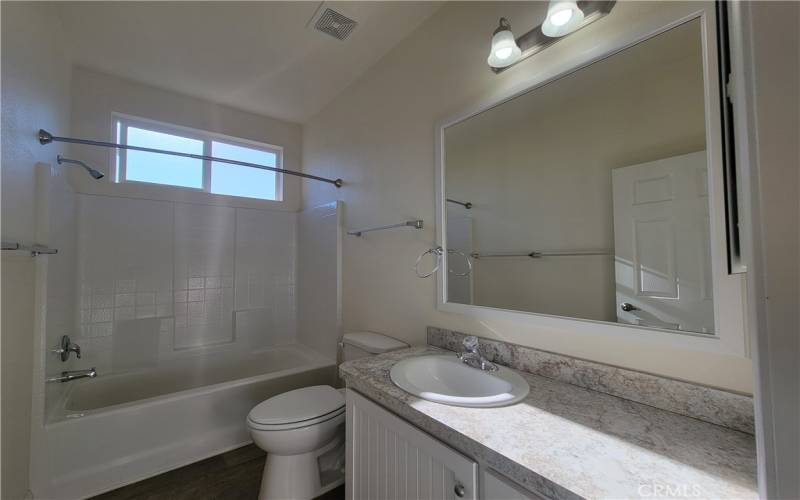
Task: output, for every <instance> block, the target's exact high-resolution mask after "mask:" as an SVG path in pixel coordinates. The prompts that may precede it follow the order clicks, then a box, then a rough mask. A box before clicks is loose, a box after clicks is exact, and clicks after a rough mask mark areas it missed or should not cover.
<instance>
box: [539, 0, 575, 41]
mask: <svg viewBox="0 0 800 500" xmlns="http://www.w3.org/2000/svg"><path fill="white" fill-rule="evenodd" d="M582 22H583V11H582V10H581V9H580V8H579V7H578V3H577V2H573V1H571V0H568V1H564V0H550V5H549V6H548V7H547V17H545V19H544V22H543V23H542V33H544V34H545V35H547V36H549V37H551V38H555V37H559V36H564V35H568V34H570V33H572V32H573V31H575V30H576V29H578V27H579V26H580V25H581V23H582Z"/></svg>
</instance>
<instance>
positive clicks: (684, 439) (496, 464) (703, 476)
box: [340, 347, 758, 500]
mask: <svg viewBox="0 0 800 500" xmlns="http://www.w3.org/2000/svg"><path fill="white" fill-rule="evenodd" d="M443 352H448V351H444V350H441V349H437V348H434V347H416V348H410V349H403V350H401V351H395V352H391V353H388V354H382V355H380V356H373V357H367V358H362V359H358V360H355V361H349V362H346V363H344V364H342V365H341V367H340V373H341V376H342V378H344V380H345V382H346V383H347V387H348V388H350V389H354V390H356V391H358V392H360V393H362V394H364V395H365V396H367V397H369V398H370V399H372V400H374V401H376V402H378V403H380V404H381V405H383V406H384V407H386V408H388V409H389V410H391V411H392V412H394V413H395V414H397V415H399V416H401V417H403V418H404V419H406V420H408V421H409V422H411V423H412V424H414V425H415V426H417V427H418V428H420V429H422V430H424V431H426V432H428V433H430V434H432V435H433V436H435V437H437V438H439V439H440V440H442V441H444V442H445V443H447V444H449V445H450V446H452V447H454V448H456V449H458V450H460V451H461V452H463V453H464V454H466V455H468V456H471V457H472V458H474V459H476V460H477V461H479V462H482V463H484V464H486V465H488V466H489V467H491V468H493V469H495V470H496V471H498V472H500V473H501V474H504V475H505V476H508V477H509V478H511V479H513V480H515V481H517V482H518V483H520V484H522V485H524V486H526V487H528V488H529V489H531V490H532V491H535V492H538V493H540V494H543V495H546V496H548V497H550V498H553V499H556V500H561V499H573V498H614V499H620V498H641V497H652V498H659V497H660V498H675V497H681V498H726V499H732V498H736V499H740V498H757V496H758V495H757V490H756V448H755V439H754V438H753V436H751V435H749V434H746V433H743V432H739V431H735V430H730V429H727V428H725V427H721V426H718V425H714V424H709V423H706V422H703V421H700V420H696V419H694V418H690V417H685V416H682V415H678V414H676V413H672V412H668V411H665V410H660V409H657V408H653V407H651V406H647V405H643V404H640V403H635V402H632V401H628V400H625V399H621V398H618V397H615V396H610V395H607V394H603V393H599V392H595V391H592V390H589V389H584V388H581V387H578V386H575V385H571V384H566V383H564V382H559V381H555V380H552V379H548V378H544V377H540V376H537V375H532V374H528V373H525V372H518V373H520V375H522V376H523V377H524V378H525V379H526V380H527V381H528V383H529V384H530V388H531V389H530V394H529V395H528V397H527V398H526V399H525V400H523V401H522V402H521V403H518V404H516V405H513V406H507V407H503V408H462V407H456V406H447V405H442V404H438V403H432V402H429V401H425V400H422V399H419V398H417V397H414V396H412V395H411V394H409V393H407V392H405V391H403V390H402V389H400V388H399V387H397V386H395V385H394V384H393V383H392V381H391V379H390V378H389V371H390V370H391V368H392V366H394V364H395V363H397V362H398V361H399V360H401V359H403V358H407V357H409V356H418V355H424V354H434V353H437V354H441V353H443Z"/></svg>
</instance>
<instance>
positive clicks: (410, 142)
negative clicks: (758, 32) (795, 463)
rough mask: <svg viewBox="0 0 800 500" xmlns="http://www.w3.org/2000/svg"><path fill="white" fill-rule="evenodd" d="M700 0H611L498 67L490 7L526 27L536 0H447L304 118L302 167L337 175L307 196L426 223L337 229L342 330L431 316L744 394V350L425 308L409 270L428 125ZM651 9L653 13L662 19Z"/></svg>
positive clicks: (383, 218) (351, 213) (363, 216)
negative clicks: (593, 16)
mask: <svg viewBox="0 0 800 500" xmlns="http://www.w3.org/2000/svg"><path fill="white" fill-rule="evenodd" d="M696 5H697V4H693V3H679V2H658V3H656V2H618V3H617V5H616V7H615V8H614V11H613V13H612V14H611V15H610V16H608V17H606V18H604V19H602V20H600V21H598V22H596V23H594V24H592V25H590V26H588V27H586V28H585V29H583V30H581V31H579V32H577V33H575V34H573V35H571V36H570V37H568V38H565V39H562V40H560V41H559V42H558V43H557V44H555V45H553V46H551V47H550V48H548V49H547V50H546V51H544V52H542V53H540V54H538V55H537V56H535V57H532V58H530V59H528V60H526V61H525V62H523V63H521V64H519V65H518V66H516V67H514V68H512V69H510V70H508V71H505V72H504V73H502V74H500V75H495V74H493V73H492V72H491V71H490V70H489V69H488V67H487V66H486V56H487V52H488V48H489V47H488V45H489V38H490V35H491V32H492V30H494V29H495V27H496V25H497V19H498V18H499V17H500V16H507V17H509V19H511V20H512V26H513V27H514V28H515V29H516V30H518V31H520V32H524V31H525V30H527V29H529V28H530V27H532V26H535V25H537V24H538V23H539V22H540V20H541V18H542V17H543V16H544V8H545V4H544V3H543V4H540V5H537V4H530V3H527V2H525V3H522V2H520V3H514V2H508V3H507V2H469V3H453V4H447V5H445V6H444V7H443V8H442V9H441V10H440V11H438V12H437V13H436V14H435V15H434V16H432V17H431V18H430V19H429V20H428V21H426V22H425V23H424V24H423V25H422V26H420V28H418V29H417V30H416V31H415V32H414V33H412V34H411V35H410V36H409V37H408V38H407V39H406V40H404V41H403V42H402V43H400V44H399V45H398V46H397V47H396V48H395V49H394V50H392V51H391V52H389V53H388V54H387V55H386V56H385V57H384V58H383V59H382V60H381V61H379V62H378V63H377V64H375V65H374V66H373V67H372V68H371V69H370V71H368V72H367V74H365V75H364V76H363V77H362V78H360V79H359V80H358V81H357V82H355V83H354V84H353V85H351V86H350V87H349V88H348V89H347V90H346V91H345V92H343V93H342V94H341V95H340V96H339V97H338V98H337V99H336V100H335V101H334V102H333V103H331V104H330V105H329V106H328V107H326V108H325V109H323V110H322V111H321V112H320V113H319V114H318V115H317V116H315V117H314V118H313V119H311V120H310V121H309V122H308V123H307V124H306V126H305V127H304V138H303V158H304V160H303V161H304V170H305V171H307V172H309V173H314V174H317V175H324V176H334V177H341V178H343V179H344V181H345V186H344V187H343V188H342V189H340V190H338V191H335V190H333V189H329V188H328V187H327V186H320V185H316V184H313V183H306V184H304V185H303V197H304V204H305V206H308V207H310V206H316V205H319V204H322V203H325V202H329V201H331V200H334V199H339V200H342V201H344V203H345V205H346V207H347V211H346V218H345V225H346V226H347V227H359V226H369V225H373V224H375V225H382V224H389V223H394V222H399V221H401V220H403V219H406V218H422V219H424V220H425V223H426V228H425V229H424V230H423V231H413V230H410V229H409V230H396V231H387V232H381V233H375V234H371V235H368V236H366V237H365V238H354V237H350V236H345V237H344V242H343V264H342V266H343V272H342V276H343V283H342V287H343V293H342V295H343V323H344V329H345V330H360V329H367V330H376V331H379V332H385V333H387V334H390V335H393V336H396V337H398V338H401V339H403V340H406V341H409V342H412V343H415V344H422V343H424V342H425V326H426V325H436V326H441V327H446V328H450V329H456V330H460V331H467V332H472V333H475V334H478V335H483V336H488V337H492V338H498V339H502V340H506V341H511V342H516V343H520V344H523V345H529V346H533V347H537V348H540V349H546V350H551V351H554V352H559V353H564V354H568V355H572V356H578V357H581V358H586V359H591V360H597V361H601V362H605V363H610V364H613V365H618V366H624V367H629V368H634V369H640V370H644V371H648V372H651V373H656V374H661V375H667V376H672V377H677V378H680V379H684V380H690V381H695V382H700V383H705V384H708V385H712V386H716V387H721V388H727V389H732V390H736V391H741V392H745V393H750V392H751V391H752V366H751V362H750V361H749V360H748V359H745V358H740V357H734V356H722V355H715V354H710V353H702V352H697V351H688V350H683V349H678V348H674V347H671V346H668V345H658V346H656V345H655V344H652V343H646V342H644V341H643V342H641V343H639V342H633V341H630V340H624V341H623V340H613V339H609V338H608V337H603V338H592V337H591V336H588V335H578V334H577V333H576V332H573V331H570V330H567V329H563V330H559V329H549V330H545V329H540V328H531V327H529V326H526V325H522V324H518V323H513V322H505V321H494V320H492V321H488V320H481V321H478V320H477V319H473V318H470V317H467V316H462V315H456V314H446V313H441V312H438V311H437V310H436V306H435V304H436V295H435V293H436V283H435V280H434V279H427V280H422V279H419V278H417V277H416V276H415V275H414V272H413V270H412V268H413V265H414V260H415V259H416V257H417V255H419V253H420V252H422V251H424V250H425V249H426V248H429V247H430V246H431V245H432V242H433V241H434V239H435V233H434V230H435V210H434V203H435V194H434V189H435V182H434V130H435V125H436V124H437V123H439V122H441V121H443V120H445V119H447V118H450V117H452V116H454V115H456V114H460V113H462V112H463V111H464V110H466V109H468V108H472V107H474V106H476V105H478V104H479V103H481V102H485V101H487V100H491V99H496V98H498V97H500V96H502V95H505V94H507V93H509V92H512V91H515V90H520V89H521V88H523V87H524V86H525V83H526V81H529V80H531V79H535V78H537V75H538V76H539V77H541V75H543V74H550V73H553V72H559V71H565V70H567V69H568V68H570V66H571V64H572V62H571V58H572V57H574V55H575V54H581V55H582V56H591V55H592V54H597V50H598V49H597V43H596V41H597V40H598V37H602V38H603V39H604V40H605V41H609V42H612V41H614V40H619V39H620V37H622V36H624V35H627V34H628V33H631V32H638V33H641V34H643V35H644V34H646V33H649V32H650V31H651V30H652V29H653V28H654V27H655V26H660V25H662V24H664V22H663V21H666V20H667V19H669V20H674V19H679V18H681V17H684V16H685V15H687V14H689V13H690V12H693V11H694V10H695V9H696ZM659 20H661V21H662V22H659Z"/></svg>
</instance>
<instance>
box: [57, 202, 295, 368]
mask: <svg viewBox="0 0 800 500" xmlns="http://www.w3.org/2000/svg"><path fill="white" fill-rule="evenodd" d="M78 211H79V217H78V221H79V222H78V252H77V253H78V255H77V270H78V272H77V280H78V281H77V290H78V291H79V295H78V297H79V298H78V303H77V304H75V307H77V311H78V313H79V320H78V325H77V329H75V330H74V331H75V334H74V335H73V340H74V341H75V342H76V343H78V344H80V345H81V347H82V348H83V352H84V356H83V358H82V359H81V360H79V361H78V360H74V361H73V362H72V363H71V366H74V367H80V368H86V367H91V366H94V367H96V368H97V370H98V372H99V373H100V375H101V376H103V375H109V374H111V373H117V372H121V371H127V370H135V369H141V368H147V367H149V366H154V365H158V364H162V363H168V362H169V361H170V360H172V359H175V358H179V357H183V356H194V355H197V354H201V353H203V352H205V353H207V354H213V355H215V356H218V355H220V354H232V353H244V352H248V351H251V350H257V349H262V348H265V347H269V346H271V345H277V344H285V343H291V342H294V341H295V340H296V327H295V323H296V319H295V310H296V307H295V292H294V288H295V275H296V219H297V216H296V214H294V213H291V212H283V211H275V210H272V211H268V210H256V209H246V208H232V207H223V206H215V205H201V204H189V203H175V202H166V201H152V200H139V199H131V198H119V197H111V196H98V195H85V194H80V195H78ZM52 286H57V284H56V283H53V282H52V281H51V280H48V288H50V287H52ZM53 364H54V365H57V366H56V367H57V369H61V363H60V361H57V360H56V361H53Z"/></svg>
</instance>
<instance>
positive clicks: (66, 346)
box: [53, 335, 81, 361]
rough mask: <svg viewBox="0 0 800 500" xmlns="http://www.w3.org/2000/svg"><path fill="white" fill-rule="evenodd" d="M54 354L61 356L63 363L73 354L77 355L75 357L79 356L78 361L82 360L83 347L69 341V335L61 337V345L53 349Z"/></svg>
mask: <svg viewBox="0 0 800 500" xmlns="http://www.w3.org/2000/svg"><path fill="white" fill-rule="evenodd" d="M53 352H54V353H56V354H58V355H60V356H61V361H66V360H68V359H69V355H70V353H72V352H74V353H75V356H77V357H78V359H81V346H79V345H78V344H74V343H73V342H72V341H71V340H70V339H69V335H64V336H63V337H61V344H60V345H59V346H58V347H56V348H55V349H53Z"/></svg>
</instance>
